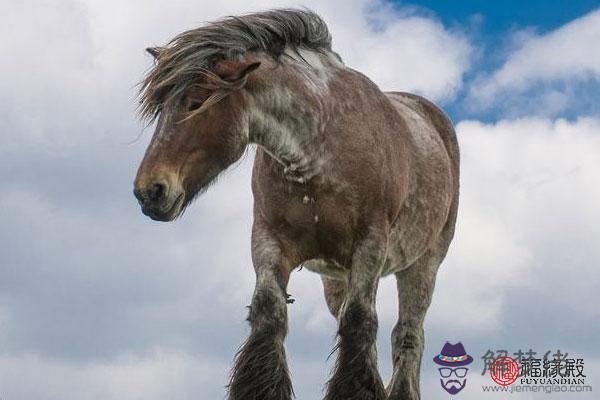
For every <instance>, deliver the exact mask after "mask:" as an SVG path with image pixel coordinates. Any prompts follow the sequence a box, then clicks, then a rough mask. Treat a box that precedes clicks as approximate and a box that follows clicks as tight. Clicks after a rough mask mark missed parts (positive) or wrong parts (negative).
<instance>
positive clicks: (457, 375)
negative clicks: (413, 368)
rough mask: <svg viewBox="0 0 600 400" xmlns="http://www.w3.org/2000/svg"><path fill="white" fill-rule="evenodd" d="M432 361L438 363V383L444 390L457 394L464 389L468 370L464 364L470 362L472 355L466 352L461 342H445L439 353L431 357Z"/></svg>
mask: <svg viewBox="0 0 600 400" xmlns="http://www.w3.org/2000/svg"><path fill="white" fill-rule="evenodd" d="M433 362H435V363H436V364H438V365H440V367H439V368H438V371H439V373H440V384H441V385H442V388H443V389H444V390H445V391H446V392H448V393H450V394H457V393H458V392H460V391H461V390H463V389H464V387H465V385H466V384H467V372H469V368H466V367H465V365H469V364H471V363H472V362H473V357H471V356H470V355H468V354H467V352H466V351H465V348H464V346H463V345H462V343H461V342H458V343H456V344H450V343H449V342H446V344H445V345H444V347H443V348H442V351H441V352H440V354H439V355H437V356H436V357H434V358H433Z"/></svg>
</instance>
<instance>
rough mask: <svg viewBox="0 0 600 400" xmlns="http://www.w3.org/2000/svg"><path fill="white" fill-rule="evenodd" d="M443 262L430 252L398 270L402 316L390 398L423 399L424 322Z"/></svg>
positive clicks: (394, 341) (395, 332)
mask: <svg viewBox="0 0 600 400" xmlns="http://www.w3.org/2000/svg"><path fill="white" fill-rule="evenodd" d="M439 264H440V257H439V256H436V255H435V254H433V253H432V252H427V253H425V254H424V255H423V256H421V258H419V259H418V260H417V261H415V262H414V263H413V264H412V265H411V266H410V267H408V268H407V269H405V270H403V271H400V272H397V273H396V281H397V286H398V302H399V305H398V314H399V316H398V322H397V324H396V326H395V327H394V329H393V331H392V360H393V363H394V370H393V373H392V379H391V381H390V383H389V385H388V387H387V393H388V399H389V400H418V399H420V389H419V375H420V369H421V358H422V356H423V348H424V341H425V335H424V330H423V321H424V319H425V313H426V312H427V309H428V308H429V304H430V303H431V296H432V294H433V289H434V286H435V277H436V273H437V269H438V266H439Z"/></svg>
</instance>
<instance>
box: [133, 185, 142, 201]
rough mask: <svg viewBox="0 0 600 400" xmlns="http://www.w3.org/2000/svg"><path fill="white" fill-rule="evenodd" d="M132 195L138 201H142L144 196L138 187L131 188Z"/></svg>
mask: <svg viewBox="0 0 600 400" xmlns="http://www.w3.org/2000/svg"><path fill="white" fill-rule="evenodd" d="M133 195H134V196H135V198H136V199H138V201H139V202H143V201H144V196H143V194H142V191H141V190H140V189H139V188H137V187H136V188H134V189H133Z"/></svg>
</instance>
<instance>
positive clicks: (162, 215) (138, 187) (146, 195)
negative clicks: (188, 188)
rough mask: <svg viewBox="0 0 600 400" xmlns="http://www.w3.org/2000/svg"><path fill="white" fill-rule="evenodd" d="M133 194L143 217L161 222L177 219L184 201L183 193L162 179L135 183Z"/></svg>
mask: <svg viewBox="0 0 600 400" xmlns="http://www.w3.org/2000/svg"><path fill="white" fill-rule="evenodd" d="M133 194H134V196H135V197H136V198H137V200H138V203H139V204H140V206H141V208H142V213H144V215H147V216H148V217H150V218H152V219H153V220H155V221H163V222H167V221H172V220H173V219H175V218H177V216H179V214H180V213H181V210H182V208H183V203H184V200H185V192H184V191H183V190H182V189H180V188H178V187H177V186H175V185H169V183H168V182H167V180H164V179H157V180H154V181H149V182H146V183H141V182H137V181H136V183H135V185H134V189H133Z"/></svg>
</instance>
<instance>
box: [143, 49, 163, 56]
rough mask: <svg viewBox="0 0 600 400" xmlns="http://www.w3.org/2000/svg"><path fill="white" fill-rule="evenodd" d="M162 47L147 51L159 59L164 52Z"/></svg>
mask: <svg viewBox="0 0 600 400" xmlns="http://www.w3.org/2000/svg"><path fill="white" fill-rule="evenodd" d="M162 50H163V49H162V47H148V48H146V51H147V52H148V53H149V54H150V55H151V56H152V57H154V58H158V56H160V53H161V51H162Z"/></svg>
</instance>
